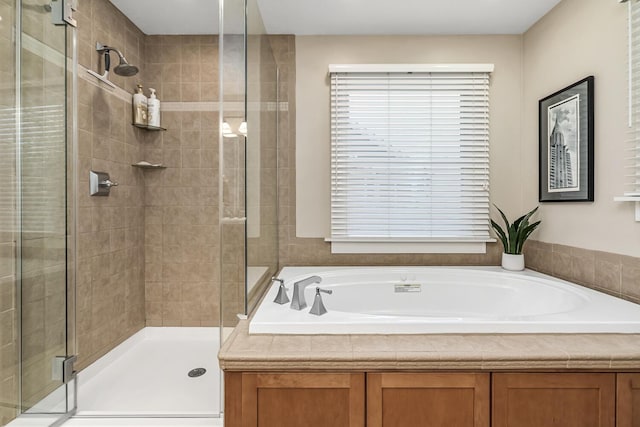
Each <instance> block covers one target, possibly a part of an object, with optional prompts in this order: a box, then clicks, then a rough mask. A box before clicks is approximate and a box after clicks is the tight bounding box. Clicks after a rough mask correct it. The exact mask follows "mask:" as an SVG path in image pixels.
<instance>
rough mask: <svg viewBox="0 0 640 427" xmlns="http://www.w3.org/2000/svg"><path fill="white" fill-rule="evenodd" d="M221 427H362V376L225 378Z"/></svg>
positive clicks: (231, 375) (236, 375)
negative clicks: (223, 426)
mask: <svg viewBox="0 0 640 427" xmlns="http://www.w3.org/2000/svg"><path fill="white" fill-rule="evenodd" d="M225 382H226V387H225V426H226V427H256V426H260V427H299V426H305V427H364V425H365V388H364V384H365V377H364V373H350V374H334V373H322V374H312V373H280V374H278V373H227V374H226V375H225Z"/></svg>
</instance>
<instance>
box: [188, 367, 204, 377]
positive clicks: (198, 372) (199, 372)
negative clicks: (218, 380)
mask: <svg viewBox="0 0 640 427" xmlns="http://www.w3.org/2000/svg"><path fill="white" fill-rule="evenodd" d="M205 372H207V370H206V369H204V368H195V369H192V370H190V371H189V373H188V374H187V375H189V376H190V377H191V378H196V377H201V376H202V375H204V373H205Z"/></svg>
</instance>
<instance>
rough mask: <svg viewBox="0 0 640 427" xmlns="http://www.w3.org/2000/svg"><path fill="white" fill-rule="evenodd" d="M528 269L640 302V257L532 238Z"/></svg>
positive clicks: (529, 242)
mask: <svg viewBox="0 0 640 427" xmlns="http://www.w3.org/2000/svg"><path fill="white" fill-rule="evenodd" d="M524 255H525V264H526V266H527V268H530V269H532V270H536V271H539V272H541V273H545V274H549V275H551V276H554V277H557V278H559V279H564V280H568V281H570V282H574V283H577V284H579V285H583V286H586V287H588V288H592V289H595V290H597V291H600V292H604V293H607V294H610V295H613V296H616V297H619V298H623V299H626V300H628V301H631V302H635V303H640V258H635V257H630V256H626V255H618V254H613V253H610V252H601V251H592V250H588V249H581V248H575V247H571V246H564V245H556V244H551V243H545V242H540V241H537V240H530V241H528V242H527V243H526V245H525V248H524Z"/></svg>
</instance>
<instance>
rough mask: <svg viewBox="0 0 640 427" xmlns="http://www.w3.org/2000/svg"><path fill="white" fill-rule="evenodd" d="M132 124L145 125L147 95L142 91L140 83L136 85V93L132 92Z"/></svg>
mask: <svg viewBox="0 0 640 427" xmlns="http://www.w3.org/2000/svg"><path fill="white" fill-rule="evenodd" d="M131 105H132V106H133V124H134V125H138V126H147V124H148V120H147V97H146V96H144V93H142V85H138V89H137V90H136V93H134V94H133V103H132V104H131Z"/></svg>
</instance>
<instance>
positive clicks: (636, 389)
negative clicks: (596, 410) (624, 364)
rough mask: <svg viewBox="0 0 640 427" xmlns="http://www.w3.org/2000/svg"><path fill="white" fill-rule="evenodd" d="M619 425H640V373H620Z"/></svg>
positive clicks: (618, 397) (638, 426)
mask: <svg viewBox="0 0 640 427" xmlns="http://www.w3.org/2000/svg"><path fill="white" fill-rule="evenodd" d="M616 415H617V417H616V418H617V419H616V425H617V427H640V374H618V381H617V395H616Z"/></svg>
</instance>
